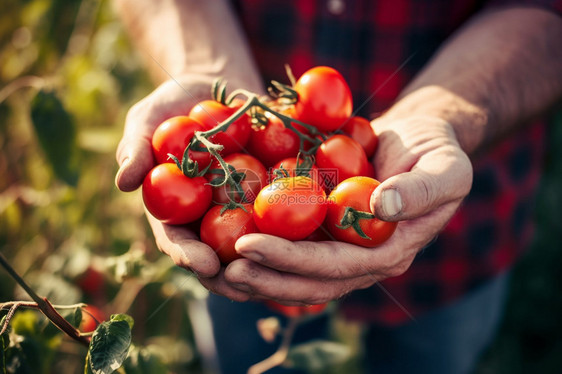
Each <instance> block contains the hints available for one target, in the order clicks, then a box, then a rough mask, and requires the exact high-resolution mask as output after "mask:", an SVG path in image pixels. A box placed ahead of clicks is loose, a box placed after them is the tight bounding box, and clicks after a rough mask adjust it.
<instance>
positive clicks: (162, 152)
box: [152, 116, 211, 169]
mask: <svg viewBox="0 0 562 374" xmlns="http://www.w3.org/2000/svg"><path fill="white" fill-rule="evenodd" d="M205 130H206V127H205V126H204V125H203V124H202V123H200V122H199V121H197V120H195V119H193V118H191V117H188V116H175V117H171V118H169V119H167V120H166V121H164V122H162V123H161V124H160V125H158V127H157V128H156V130H155V131H154V134H153V135H152V152H153V153H154V157H155V158H156V162H158V163H159V164H162V163H165V162H170V163H173V162H174V160H173V159H172V158H171V157H170V156H169V155H170V154H171V155H173V156H174V157H176V158H177V159H180V160H181V159H182V158H183V154H184V151H185V148H186V147H187V145H188V144H189V142H190V141H191V139H192V138H193V135H194V134H195V131H205ZM189 157H190V158H191V159H192V160H193V161H197V163H198V164H199V169H204V168H205V167H207V166H208V165H209V164H210V163H211V154H210V153H209V152H207V151H195V150H192V149H190V150H189Z"/></svg>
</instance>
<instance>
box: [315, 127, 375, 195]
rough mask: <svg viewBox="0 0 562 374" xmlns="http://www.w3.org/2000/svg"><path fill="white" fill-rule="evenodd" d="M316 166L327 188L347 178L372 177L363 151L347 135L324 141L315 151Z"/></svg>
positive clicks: (371, 171)
mask: <svg viewBox="0 0 562 374" xmlns="http://www.w3.org/2000/svg"><path fill="white" fill-rule="evenodd" d="M316 166H318V169H319V170H320V174H321V175H322V177H323V180H324V181H325V182H326V187H328V188H329V187H332V188H333V187H334V186H336V185H337V184H338V183H340V182H341V181H343V180H345V179H347V178H351V177H355V176H368V177H373V176H374V175H372V173H373V169H372V168H371V167H370V166H369V160H368V159H367V156H366V155H365V151H364V150H363V148H362V147H361V145H360V144H359V143H357V142H356V141H355V140H353V139H351V138H350V137H349V136H347V135H340V134H338V135H334V136H332V137H331V138H328V139H327V140H326V141H324V142H323V143H322V144H321V145H320V147H319V148H318V150H317V151H316ZM329 182H330V183H329Z"/></svg>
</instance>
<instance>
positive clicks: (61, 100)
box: [0, 0, 206, 373]
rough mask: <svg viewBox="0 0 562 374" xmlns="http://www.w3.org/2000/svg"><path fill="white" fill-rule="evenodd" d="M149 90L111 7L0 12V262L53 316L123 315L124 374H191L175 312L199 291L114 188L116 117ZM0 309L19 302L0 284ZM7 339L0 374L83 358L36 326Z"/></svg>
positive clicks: (182, 314) (89, 1) (43, 3)
mask: <svg viewBox="0 0 562 374" xmlns="http://www.w3.org/2000/svg"><path fill="white" fill-rule="evenodd" d="M151 89H152V84H151V83H150V81H149V79H148V77H147V76H146V74H145V72H144V70H143V68H142V62H141V60H140V59H139V57H138V56H137V55H136V54H135V52H134V51H133V49H132V48H131V46H130V44H129V42H128V39H127V36H126V34H125V33H124V31H123V29H122V27H121V24H120V22H119V21H118V20H117V19H116V17H115V15H114V14H113V12H112V9H111V2H110V1H97V0H86V1H77V0H71V1H70V0H64V1H62V0H55V1H47V0H27V1H21V0H17V1H15V0H6V1H3V2H2V11H1V12H0V149H1V152H0V175H1V176H2V178H0V251H1V253H2V254H3V255H4V256H5V257H7V258H8V259H9V261H10V263H11V265H12V266H13V267H14V268H15V269H16V270H17V271H18V273H19V274H20V275H22V277H23V278H24V279H25V280H26V282H28V283H29V284H30V285H31V286H32V287H33V288H34V290H35V291H36V292H37V293H38V294H40V295H41V296H45V297H47V298H48V299H49V300H50V301H51V302H52V303H53V304H74V303H78V302H85V303H89V304H93V305H97V306H99V307H100V308H101V309H102V310H103V311H104V313H106V315H107V318H109V315H110V314H116V313H128V314H130V315H132V316H133V318H134V319H135V321H136V323H137V324H136V326H135V328H134V330H133V347H132V350H131V352H130V356H129V357H128V358H127V360H126V361H125V363H124V368H126V370H127V373H137V372H139V373H140V372H150V373H165V372H173V371H178V372H185V371H186V370H189V371H190V372H193V373H197V372H200V371H201V363H200V360H201V359H200V357H199V355H198V352H197V349H196V347H195V344H194V336H193V331H192V326H191V321H190V320H189V318H188V313H187V310H188V304H187V303H186V302H185V301H186V300H202V299H203V298H204V297H205V296H206V291H205V290H204V289H203V288H202V287H201V286H200V285H199V284H198V282H196V281H195V280H194V278H193V277H192V276H191V274H189V273H187V272H186V271H184V270H182V269H178V268H175V267H174V266H173V264H172V262H171V260H169V259H168V258H166V257H165V256H163V255H160V253H159V252H158V251H156V250H155V246H154V243H153V239H152V236H151V233H150V230H149V229H148V225H147V223H146V221H145V219H144V217H143V209H142V205H141V199H140V196H139V194H138V192H134V193H130V194H125V193H122V192H120V191H118V190H117V189H116V188H115V185H114V183H113V179H114V176H115V172H116V171H117V165H116V162H115V156H114V154H115V150H116V148H117V144H118V141H119V139H120V137H121V133H122V125H123V122H124V118H125V115H126V111H127V109H128V108H129V107H130V106H131V105H132V104H133V103H134V102H136V101H138V100H139V99H140V98H141V97H143V96H145V95H146V94H147V93H148V92H150V90H151ZM64 144H66V145H64ZM74 148H75V149H74ZM61 165H62V166H61ZM92 274H94V275H92ZM93 283H95V284H93ZM11 300H29V298H28V297H27V295H25V293H24V292H23V290H22V289H21V288H19V287H16V285H15V283H14V281H13V280H12V279H11V278H9V277H8V276H7V274H6V272H4V271H3V270H0V302H6V301H11ZM4 315H6V311H3V312H1V314H0V317H2V316H4ZM24 327H25V328H24ZM10 328H11V331H10V332H9V334H3V335H2V344H3V347H4V348H6V349H7V347H8V344H9V343H10V344H11V348H10V349H7V350H6V354H5V355H4V352H3V354H2V359H1V360H0V361H2V360H5V361H6V366H7V368H8V369H9V372H18V373H28V372H29V373H49V372H52V373H77V372H81V371H83V370H84V369H83V368H84V359H85V353H86V349H85V348H84V347H82V346H79V345H78V344H76V343H74V342H72V341H70V339H68V338H65V337H63V336H62V334H61V333H60V332H59V331H58V330H57V329H56V328H54V327H53V326H52V325H51V324H49V323H48V321H47V320H46V319H45V318H44V317H43V316H42V315H41V314H39V313H38V312H36V311H31V310H23V309H22V310H18V312H16V315H15V316H14V318H13V319H12V320H11V323H10ZM162 343H164V344H165V345H166V349H162V348H161V344H162ZM2 351H3V349H2Z"/></svg>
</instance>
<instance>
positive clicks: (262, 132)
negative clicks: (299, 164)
mask: <svg viewBox="0 0 562 374" xmlns="http://www.w3.org/2000/svg"><path fill="white" fill-rule="evenodd" d="M268 114H269V112H266V117H267V118H268V123H267V125H265V126H263V127H260V128H253V130H252V132H251V135H250V140H249V142H248V146H247V149H248V152H249V153H250V154H252V155H254V156H255V157H257V158H258V159H259V160H260V161H261V162H263V164H264V165H265V166H266V167H270V166H272V165H274V164H275V163H276V162H278V161H279V160H282V159H284V158H287V157H294V156H296V155H297V154H298V153H299V149H300V139H299V136H298V135H297V134H296V133H295V132H294V131H293V130H291V129H289V128H287V127H285V125H284V124H283V121H282V120H281V119H279V118H278V117H276V116H274V115H271V114H269V115H268Z"/></svg>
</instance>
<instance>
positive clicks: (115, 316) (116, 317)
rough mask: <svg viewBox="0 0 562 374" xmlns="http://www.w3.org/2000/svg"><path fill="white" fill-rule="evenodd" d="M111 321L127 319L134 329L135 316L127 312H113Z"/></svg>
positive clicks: (130, 326)
mask: <svg viewBox="0 0 562 374" xmlns="http://www.w3.org/2000/svg"><path fill="white" fill-rule="evenodd" d="M109 320H110V321H125V322H127V323H128V324H129V328H130V329H131V330H132V329H133V326H134V325H135V320H134V319H133V317H131V316H129V315H127V314H112V315H111V318H110V319H109Z"/></svg>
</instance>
